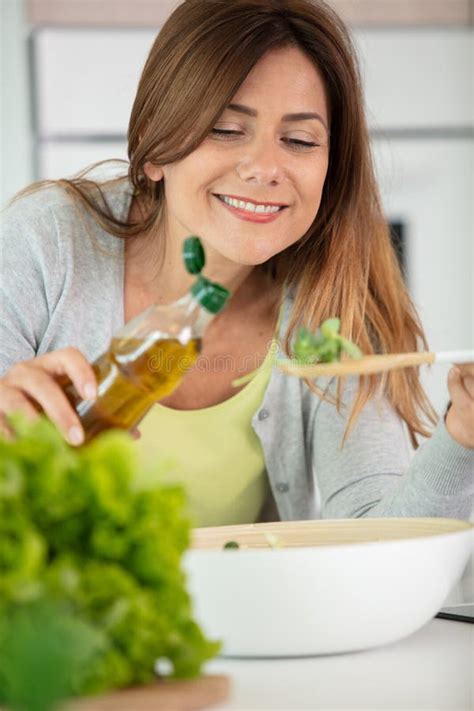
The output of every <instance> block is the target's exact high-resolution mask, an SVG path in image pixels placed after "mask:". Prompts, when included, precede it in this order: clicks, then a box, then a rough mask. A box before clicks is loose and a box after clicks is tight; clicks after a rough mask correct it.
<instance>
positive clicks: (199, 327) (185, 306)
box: [174, 292, 217, 338]
mask: <svg viewBox="0 0 474 711" xmlns="http://www.w3.org/2000/svg"><path fill="white" fill-rule="evenodd" d="M174 305H175V306H176V307H178V308H179V309H180V310H182V311H184V312H185V313H186V315H187V317H188V318H187V320H188V319H189V325H191V326H192V331H193V335H194V336H195V337H196V338H202V336H203V334H204V331H205V330H206V328H207V326H208V325H209V323H210V322H211V321H212V320H213V319H214V318H215V316H216V315H217V314H214V313H212V312H211V311H208V310H207V309H205V308H204V307H203V306H202V305H201V304H200V303H199V301H198V300H197V299H196V298H195V297H194V296H193V295H192V294H191V292H188V293H187V294H185V295H184V296H183V297H181V298H180V299H178V300H177V301H175V302H174Z"/></svg>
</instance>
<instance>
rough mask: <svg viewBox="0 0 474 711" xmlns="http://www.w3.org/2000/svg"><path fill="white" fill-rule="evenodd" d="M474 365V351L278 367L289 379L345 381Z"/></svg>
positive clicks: (288, 362) (291, 363)
mask: <svg viewBox="0 0 474 711" xmlns="http://www.w3.org/2000/svg"><path fill="white" fill-rule="evenodd" d="M470 362H474V351H443V352H440V353H432V352H430V351H421V352H420V351H417V352H414V353H385V354H383V355H372V356H364V357H363V358H361V359H360V360H356V359H354V360H353V359H350V358H349V359H347V360H344V361H335V362H333V363H313V364H302V363H298V362H297V361H294V360H291V359H290V360H277V362H276V363H277V365H278V367H279V368H280V369H281V370H283V372H285V373H288V375H297V376H298V377H300V378H311V377H313V378H316V377H318V376H321V377H325V376H329V377H331V376H336V377H344V376H347V375H368V374H370V373H383V372H386V371H388V370H395V369H398V368H409V367H411V366H420V365H433V364H434V363H470Z"/></svg>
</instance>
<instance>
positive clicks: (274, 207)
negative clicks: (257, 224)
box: [213, 193, 288, 217]
mask: <svg viewBox="0 0 474 711" xmlns="http://www.w3.org/2000/svg"><path fill="white" fill-rule="evenodd" d="M213 195H214V196H215V197H216V198H218V199H219V200H220V201H221V202H222V203H224V205H226V206H227V207H232V208H234V209H235V210H239V211H241V212H245V213H248V214H249V215H259V216H262V217H265V216H271V215H275V214H277V213H278V212H282V211H283V210H285V209H286V208H287V207H288V205H283V204H278V203H257V202H254V201H250V200H240V199H237V198H233V197H230V196H228V195H220V194H218V193H213Z"/></svg>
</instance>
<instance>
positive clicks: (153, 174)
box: [143, 162, 163, 183]
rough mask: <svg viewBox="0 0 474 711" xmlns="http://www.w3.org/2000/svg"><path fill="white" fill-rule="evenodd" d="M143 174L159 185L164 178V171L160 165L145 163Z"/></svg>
mask: <svg viewBox="0 0 474 711" xmlns="http://www.w3.org/2000/svg"><path fill="white" fill-rule="evenodd" d="M143 172H144V173H145V175H146V177H147V178H149V179H150V180H152V181H153V182H154V183H158V182H159V181H160V180H161V179H162V178H163V171H162V169H161V168H160V166H159V165H155V164H154V163H150V162H148V163H145V165H144V166H143Z"/></svg>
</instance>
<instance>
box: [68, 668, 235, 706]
mask: <svg viewBox="0 0 474 711" xmlns="http://www.w3.org/2000/svg"><path fill="white" fill-rule="evenodd" d="M229 695H230V679H229V677H227V676H223V675H208V676H202V677H200V678H199V679H183V680H178V681H176V680H167V679H162V680H160V681H157V682H156V683H155V684H149V685H147V686H140V687H135V688H132V689H122V690H121V691H115V692H113V693H111V694H105V695H104V696H95V697H91V698H89V699H82V700H81V701H75V702H73V703H71V704H68V705H67V706H66V707H65V709H64V711H198V709H206V708H208V707H209V706H214V705H215V704H218V703H222V702H224V701H227V699H228V698H229Z"/></svg>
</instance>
